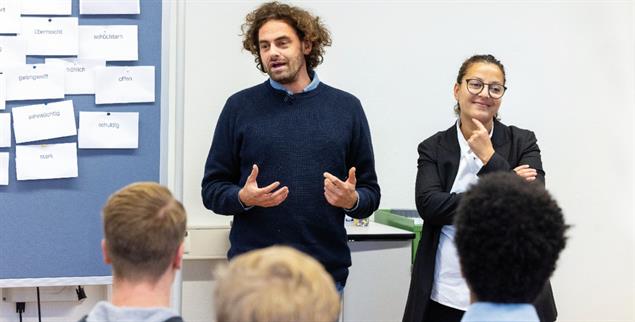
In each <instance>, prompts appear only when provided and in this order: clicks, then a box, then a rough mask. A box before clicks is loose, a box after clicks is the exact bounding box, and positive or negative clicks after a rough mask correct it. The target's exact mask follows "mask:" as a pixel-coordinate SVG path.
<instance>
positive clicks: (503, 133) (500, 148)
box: [492, 120, 511, 160]
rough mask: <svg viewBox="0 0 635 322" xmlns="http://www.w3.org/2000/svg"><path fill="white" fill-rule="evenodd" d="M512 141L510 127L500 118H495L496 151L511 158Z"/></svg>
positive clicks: (493, 142) (506, 157)
mask: <svg viewBox="0 0 635 322" xmlns="http://www.w3.org/2000/svg"><path fill="white" fill-rule="evenodd" d="M510 143H511V139H510V137H509V128H508V127H507V126H506V125H505V124H503V123H501V122H499V121H498V120H494V133H493V134H492V146H493V147H494V151H496V153H498V154H499V155H501V156H503V157H504V158H505V159H508V160H509V149H510V147H511V144H510Z"/></svg>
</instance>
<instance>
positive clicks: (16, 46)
mask: <svg viewBox="0 0 635 322" xmlns="http://www.w3.org/2000/svg"><path fill="white" fill-rule="evenodd" d="M24 64H26V42H25V41H24V38H22V37H21V36H0V72H1V71H4V70H6V69H7V68H9V67H15V66H20V65H24Z"/></svg>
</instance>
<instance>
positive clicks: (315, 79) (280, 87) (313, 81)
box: [269, 71, 320, 95]
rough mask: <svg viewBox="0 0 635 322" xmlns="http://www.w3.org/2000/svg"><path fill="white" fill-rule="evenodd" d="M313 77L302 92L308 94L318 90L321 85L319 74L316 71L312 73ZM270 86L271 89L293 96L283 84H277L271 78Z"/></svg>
mask: <svg viewBox="0 0 635 322" xmlns="http://www.w3.org/2000/svg"><path fill="white" fill-rule="evenodd" d="M309 76H312V77H311V82H310V83H309V85H307V86H306V87H305V88H304V89H303V90H302V92H303V93H306V92H310V91H312V90H314V89H316V88H317V87H318V85H320V78H319V77H318V75H317V73H316V72H315V71H313V72H312V75H309ZM269 84H271V87H273V88H275V89H277V90H280V91H284V92H286V93H287V94H289V95H293V92H291V91H289V90H288V89H286V88H285V87H284V86H283V85H282V84H280V83H278V82H276V81H275V80H273V79H271V78H269Z"/></svg>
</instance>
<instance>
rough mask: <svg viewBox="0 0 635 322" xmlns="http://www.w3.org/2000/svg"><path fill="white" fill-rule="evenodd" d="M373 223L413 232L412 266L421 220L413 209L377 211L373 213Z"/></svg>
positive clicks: (417, 244)
mask: <svg viewBox="0 0 635 322" xmlns="http://www.w3.org/2000/svg"><path fill="white" fill-rule="evenodd" d="M375 222H378V223H380V224H384V225H388V226H392V227H395V228H400V229H403V230H407V231H410V232H413V233H414V234H415V238H414V239H413V240H412V256H411V260H412V263H413V264H414V261H415V255H416V254H417V247H418V246H419V240H420V239H421V228H422V227H423V219H421V217H419V213H418V212H417V210H415V209H378V210H377V211H375Z"/></svg>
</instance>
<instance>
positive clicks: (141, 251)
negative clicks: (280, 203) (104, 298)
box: [102, 182, 186, 281]
mask: <svg viewBox="0 0 635 322" xmlns="http://www.w3.org/2000/svg"><path fill="white" fill-rule="evenodd" d="M102 215H103V220H104V238H105V240H106V243H105V244H106V252H107V254H108V256H109V257H110V259H111V260H112V268H113V275H114V276H115V277H116V278H123V279H126V280H135V281H136V280H150V281H156V280H158V279H159V278H160V277H161V275H163V273H165V272H166V270H167V269H168V267H169V265H170V263H171V261H172V259H173V258H174V256H175V255H176V252H177V251H178V248H179V246H180V245H181V243H182V242H183V238H184V237H185V226H186V214H185V209H184V208H183V205H182V204H181V203H180V202H179V201H178V200H176V199H174V197H173V196H172V193H170V191H169V190H168V189H167V188H165V187H163V186H161V185H160V184H158V183H154V182H139V183H133V184H130V185H128V186H126V187H124V188H122V189H121V190H119V191H117V192H115V193H113V194H112V195H111V196H110V198H108V201H107V202H106V205H105V206H104V208H103V211H102Z"/></svg>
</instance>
